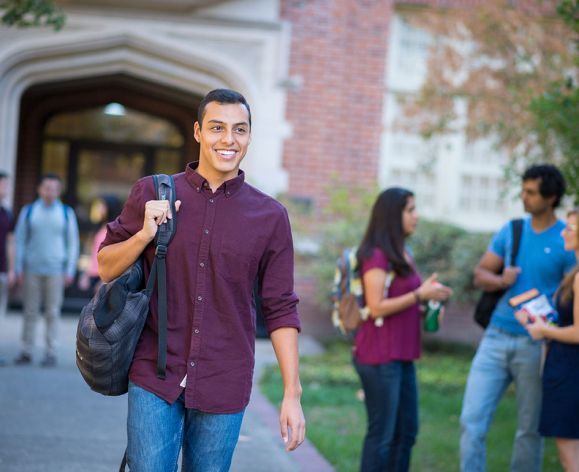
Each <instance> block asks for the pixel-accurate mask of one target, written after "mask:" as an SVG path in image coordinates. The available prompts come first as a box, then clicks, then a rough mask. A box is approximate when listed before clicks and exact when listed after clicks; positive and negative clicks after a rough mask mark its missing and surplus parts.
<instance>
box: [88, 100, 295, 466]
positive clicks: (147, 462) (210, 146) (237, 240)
mask: <svg viewBox="0 0 579 472" xmlns="http://www.w3.org/2000/svg"><path fill="white" fill-rule="evenodd" d="M250 137H251V112H250V108H249V105H248V104H247V102H246V100H245V98H244V97H243V96H242V95H241V94H239V93H237V92H234V91H232V90H224V89H219V90H213V91H212V92H210V93H209V94H207V95H206V96H205V98H204V99H203V100H202V101H201V104H200V105H199V112H198V121H197V122H196V123H195V139H196V140H197V141H198V142H199V144H200V155H199V162H198V163H193V164H189V165H188V166H187V167H186V169H185V172H183V173H180V174H177V175H175V176H174V179H175V186H176V193H177V203H176V209H177V211H178V215H179V216H178V218H177V225H176V228H177V230H176V233H175V236H174V238H173V240H172V242H171V244H170V246H169V249H168V252H167V318H168V320H167V323H168V325H167V326H168V327H167V368H166V378H165V379H164V380H162V379H160V378H158V377H157V375H156V362H157V335H156V332H157V309H156V307H157V303H156V295H155V294H154V295H153V298H152V300H151V312H150V315H149V317H148V320H147V323H146V325H145V328H144V330H143V334H142V336H141V340H140V342H139V344H138V346H137V350H136V352H135V356H134V360H133V364H132V367H131V371H130V375H129V379H130V383H129V411H128V421H127V423H128V448H127V460H128V463H129V466H130V468H131V470H136V471H139V472H143V471H159V470H176V464H177V458H178V455H179V451H180V449H181V446H182V447H183V470H203V471H226V470H228V469H229V466H230V463H231V457H232V455H233V450H234V448H235V445H236V443H237V439H238V436H239V430H240V426H241V420H242V417H243V412H244V410H245V407H246V406H247V403H248V402H249V396H250V393H251V382H252V373H253V365H254V339H255V304H254V301H253V294H252V290H253V287H254V283H255V281H256V280H257V281H258V282H259V287H260V294H259V295H260V297H261V300H262V310H263V314H264V317H265V322H266V326H267V329H268V332H269V333H270V335H271V340H272V343H273V347H274V350H275V352H276V355H277V358H278V362H279V365H280V370H281V373H282V378H283V383H284V399H283V402H282V405H281V412H280V425H281V435H282V438H283V440H284V442H286V445H287V450H290V451H291V450H293V449H295V448H296V447H298V446H299V444H301V442H303V440H304V436H305V420H304V416H303V413H302V408H301V404H300V397H301V385H300V380H299V373H298V341H297V335H298V331H299V329H300V324H299V319H298V314H297V310H296V305H297V302H298V299H297V297H296V295H295V293H294V291H293V244H292V236H291V230H290V225H289V220H288V217H287V212H286V210H285V208H284V207H283V206H282V205H281V204H279V203H278V202H277V201H275V200H274V199H272V198H271V197H269V196H267V195H265V194H263V193H261V192H260V191H258V190H256V189H255V188H253V187H251V186H250V185H248V184H247V183H246V182H245V181H244V179H245V176H244V173H243V171H241V170H240V169H239V165H240V163H241V161H242V160H243V158H244V156H245V154H246V152H247V148H248V146H249V142H250ZM171 217H172V215H171V214H170V211H169V205H168V203H167V201H160V200H155V192H154V186H153V181H152V178H151V177H150V176H149V177H144V178H142V179H140V180H139V181H138V182H137V183H136V184H135V186H134V187H133V189H132V191H131V194H130V196H129V198H128V200H127V203H126V204H125V207H124V209H123V212H122V214H121V215H120V216H119V218H117V219H116V220H115V221H113V222H112V223H110V224H109V225H108V227H107V237H106V239H105V241H104V242H103V245H102V247H101V250H100V252H99V255H98V261H99V272H100V275H101V277H102V278H103V280H104V281H110V280H112V279H113V278H115V277H118V276H119V275H120V274H121V273H122V272H123V271H124V270H126V269H127V268H128V267H129V266H130V265H131V264H132V263H133V262H134V261H136V260H137V258H138V257H140V255H141V254H144V260H145V272H146V275H148V274H147V272H148V270H149V268H150V266H151V262H152V260H153V257H154V250H155V248H154V247H153V245H152V244H151V242H152V241H153V238H154V236H155V234H156V232H157V228H158V225H160V224H161V223H163V222H164V221H166V220H167V218H171Z"/></svg>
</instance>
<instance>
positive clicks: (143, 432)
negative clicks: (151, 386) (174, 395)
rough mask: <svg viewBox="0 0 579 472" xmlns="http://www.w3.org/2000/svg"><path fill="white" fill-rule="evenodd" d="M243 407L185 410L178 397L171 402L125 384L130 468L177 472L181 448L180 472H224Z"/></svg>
mask: <svg viewBox="0 0 579 472" xmlns="http://www.w3.org/2000/svg"><path fill="white" fill-rule="evenodd" d="M242 419H243V411H242V412H240V413H233V414H210V413H203V412H201V411H198V410H191V409H187V408H185V405H184V400H183V398H182V396H181V397H180V398H179V399H178V400H177V401H176V402H175V403H174V404H172V405H171V404H169V403H167V402H166V401H165V400H163V399H162V398H159V397H158V396H157V395H155V394H154V393H151V392H148V391H147V390H145V389H143V388H141V387H139V386H138V385H135V384H133V383H132V382H130V383H129V412H128V419H127V435H128V446H127V463H128V465H129V468H130V470H131V472H175V471H177V466H178V465H177V461H178V458H179V451H180V450H181V446H183V457H182V468H181V470H182V471H184V472H193V471H195V472H226V471H228V470H229V466H230V465H231V458H232V456H233V451H234V449H235V445H236V444H237V440H238V438H239V430H240V428H241V420H242Z"/></svg>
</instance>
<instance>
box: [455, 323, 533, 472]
mask: <svg viewBox="0 0 579 472" xmlns="http://www.w3.org/2000/svg"><path fill="white" fill-rule="evenodd" d="M540 359H541V345H540V343H539V342H536V341H533V340H532V339H531V338H530V337H528V336H527V335H511V334H509V333H507V332H505V331H503V330H500V329H498V328H495V327H492V326H490V327H489V328H487V330H486V332H485V334H484V336H483V338H482V341H481V343H480V345H479V348H478V350H477V353H476V355H475V357H474V360H473V362H472V366H471V368H470V374H469V376H468V380H467V383H466V390H465V392H464V399H463V403H462V413H461V415H460V427H461V436H460V468H461V470H462V471H464V472H479V471H484V470H485V468H486V463H485V462H486V447H485V441H486V436H487V433H488V430H489V428H490V425H491V422H492V419H493V416H494V413H495V410H496V408H497V406H498V404H499V401H500V399H501V397H502V396H503V393H504V392H505V390H506V389H507V387H508V386H509V384H510V383H511V382H515V390H516V398H517V433H516V435H515V444H514V447H513V453H512V457H511V470H512V471H516V472H533V471H539V470H541V463H542V457H543V442H542V439H541V437H540V436H539V417H540V412H541V395H542V391H541V378H540V374H539V368H540Z"/></svg>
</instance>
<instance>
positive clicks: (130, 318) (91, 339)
mask: <svg viewBox="0 0 579 472" xmlns="http://www.w3.org/2000/svg"><path fill="white" fill-rule="evenodd" d="M153 180H154V183H155V189H156V192H157V198H158V199H159V200H169V201H170V205H171V212H172V214H173V218H172V219H170V220H168V221H167V223H164V224H163V225H161V226H160V227H159V229H158V230H157V235H156V237H155V242H154V243H155V245H156V251H155V259H154V261H153V265H152V266H151V272H150V274H149V278H148V280H147V281H146V285H145V277H144V271H143V261H142V257H141V258H139V260H138V261H137V262H135V263H134V264H133V265H132V266H131V267H129V268H128V269H127V270H126V272H125V273H123V274H122V275H120V276H119V277H117V278H116V279H114V280H112V281H111V282H109V283H108V284H103V285H102V286H101V287H100V288H99V290H98V291H97V293H96V294H95V296H94V297H93V298H92V300H91V301H90V302H89V303H88V304H87V305H86V306H85V307H84V308H83V309H82V311H81V314H80V319H79V322H78V328H77V331H76V365H77V367H78V369H79V370H80V373H81V375H82V377H83V378H84V380H85V381H86V383H87V384H88V386H89V387H90V388H91V389H93V390H94V391H95V392H98V393H102V394H103V395H122V394H124V393H126V392H127V391H128V382H129V380H128V379H129V369H130V367H131V363H132V361H133V355H134V352H135V348H136V346H137V342H138V341H139V338H140V337H141V332H142V330H143V326H144V325H145V321H146V319H147V315H148V314H149V301H150V298H151V292H152V291H153V289H154V287H155V282H156V283H157V293H158V303H159V305H158V314H159V327H158V333H159V335H158V357H157V376H158V377H159V378H161V379H164V378H165V367H166V356H167V283H166V265H165V257H166V254H167V246H168V245H169V242H170V241H171V239H172V238H173V235H174V234H175V225H176V211H175V183H174V182H173V178H172V177H171V176H168V175H164V174H159V175H154V176H153Z"/></svg>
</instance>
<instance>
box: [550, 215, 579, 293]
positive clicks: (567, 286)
mask: <svg viewBox="0 0 579 472" xmlns="http://www.w3.org/2000/svg"><path fill="white" fill-rule="evenodd" d="M572 215H576V216H578V217H579V208H575V209H574V210H571V211H570V212H569V213H567V218H568V217H569V216H572ZM575 237H576V238H578V237H579V235H577V234H575ZM578 272H579V264H578V265H576V266H575V268H574V269H572V270H570V271H569V272H568V273H567V275H566V276H565V277H564V278H563V281H562V282H561V285H559V288H558V289H557V293H556V294H555V297H559V298H560V299H561V301H562V302H563V303H567V302H568V301H569V300H571V298H572V297H573V282H574V281H575V276H576V275H577V273H578Z"/></svg>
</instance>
